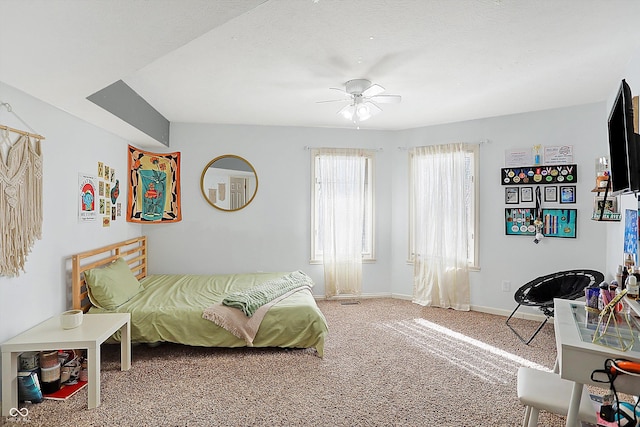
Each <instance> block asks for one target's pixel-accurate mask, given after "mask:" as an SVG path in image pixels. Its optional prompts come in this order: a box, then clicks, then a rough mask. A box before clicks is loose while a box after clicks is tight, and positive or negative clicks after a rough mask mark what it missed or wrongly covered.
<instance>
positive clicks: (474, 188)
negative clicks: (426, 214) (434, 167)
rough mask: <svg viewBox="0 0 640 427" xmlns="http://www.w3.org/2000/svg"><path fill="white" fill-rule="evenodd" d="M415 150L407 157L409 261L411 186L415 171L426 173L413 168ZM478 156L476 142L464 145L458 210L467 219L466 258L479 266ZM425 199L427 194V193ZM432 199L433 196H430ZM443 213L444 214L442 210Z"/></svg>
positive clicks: (412, 221) (412, 224)
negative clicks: (461, 206)
mask: <svg viewBox="0 0 640 427" xmlns="http://www.w3.org/2000/svg"><path fill="white" fill-rule="evenodd" d="M415 155H416V154H415V152H414V151H412V152H411V153H410V157H409V160H410V161H409V188H410V192H409V204H410V206H409V213H410V217H409V262H413V260H414V253H415V242H414V240H413V236H414V227H415V218H414V215H413V212H414V206H415V203H416V201H415V200H414V197H413V194H414V193H413V186H414V177H415V176H417V175H416V173H420V174H426V173H427V171H425V170H414V167H415V166H414V165H416V162H415V161H414V156H415ZM478 157H479V149H478V145H477V144H467V145H465V162H464V177H463V179H464V184H465V185H464V187H465V198H464V200H465V203H464V205H465V210H464V212H460V214H463V215H465V217H466V220H467V230H468V232H467V242H468V243H467V260H468V264H469V267H473V268H479V267H480V264H479V257H478V232H477V231H478V223H479V221H478V220H479V215H478V211H479V203H478V191H479V190H478V179H477V176H478ZM429 160H430V161H438V158H437V156H434V157H432V158H431V159H429ZM427 199H429V196H428V195H427ZM431 199H433V198H431ZM443 214H445V213H444V212H443ZM447 214H451V212H447Z"/></svg>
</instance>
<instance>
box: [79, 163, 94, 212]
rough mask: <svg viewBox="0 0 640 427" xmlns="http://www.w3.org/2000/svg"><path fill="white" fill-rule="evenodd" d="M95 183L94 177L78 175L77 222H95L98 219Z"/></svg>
mask: <svg viewBox="0 0 640 427" xmlns="http://www.w3.org/2000/svg"><path fill="white" fill-rule="evenodd" d="M96 181H97V178H96V177H95V176H91V175H87V174H83V173H79V174H78V220H79V221H80V222H85V221H95V220H96V218H97V217H98V212H97V209H96V199H97V196H96V193H97V191H96Z"/></svg>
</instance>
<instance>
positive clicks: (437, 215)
mask: <svg viewBox="0 0 640 427" xmlns="http://www.w3.org/2000/svg"><path fill="white" fill-rule="evenodd" d="M465 154H466V147H465V145H464V144H447V145H435V146H427V147H416V148H414V149H413V150H412V153H411V162H412V164H411V170H412V174H413V176H412V183H413V188H412V191H413V194H412V199H413V206H412V210H413V212H412V215H413V221H414V227H413V230H414V235H413V236H412V237H413V244H414V254H413V255H414V279H413V280H414V286H413V302H415V303H417V304H420V305H425V306H435V307H442V308H454V309H456V310H469V305H470V303H469V267H468V252H467V248H468V233H467V227H468V223H467V213H466V212H467V209H466V201H465V198H466V195H467V192H466V185H465V180H466V175H465V174H466V167H465Z"/></svg>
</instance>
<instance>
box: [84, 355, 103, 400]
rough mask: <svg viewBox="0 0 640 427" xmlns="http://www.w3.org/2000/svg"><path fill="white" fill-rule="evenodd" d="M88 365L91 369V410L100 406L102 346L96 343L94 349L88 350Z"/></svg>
mask: <svg viewBox="0 0 640 427" xmlns="http://www.w3.org/2000/svg"><path fill="white" fill-rule="evenodd" d="M87 364H88V365H89V366H88V369H89V372H88V374H89V378H88V380H89V392H88V393H87V394H88V401H89V402H88V405H87V406H88V407H89V409H93V408H97V407H98V406H100V344H98V343H95V346H94V347H90V348H88V349H87Z"/></svg>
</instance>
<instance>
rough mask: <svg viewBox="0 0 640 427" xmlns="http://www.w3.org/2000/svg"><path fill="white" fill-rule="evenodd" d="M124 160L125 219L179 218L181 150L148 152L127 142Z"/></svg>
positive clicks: (154, 219)
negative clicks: (126, 185) (126, 173)
mask: <svg viewBox="0 0 640 427" xmlns="http://www.w3.org/2000/svg"><path fill="white" fill-rule="evenodd" d="M127 162H128V166H129V195H128V203H127V221H129V222H140V223H149V222H156V223H162V222H178V221H180V220H181V219H182V211H181V204H180V153H179V152H176V153H151V152H148V151H143V150H140V149H138V148H135V147H132V146H131V145H130V146H129V148H128V156H127Z"/></svg>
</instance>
